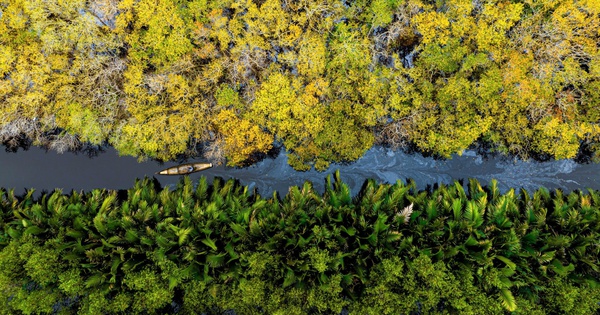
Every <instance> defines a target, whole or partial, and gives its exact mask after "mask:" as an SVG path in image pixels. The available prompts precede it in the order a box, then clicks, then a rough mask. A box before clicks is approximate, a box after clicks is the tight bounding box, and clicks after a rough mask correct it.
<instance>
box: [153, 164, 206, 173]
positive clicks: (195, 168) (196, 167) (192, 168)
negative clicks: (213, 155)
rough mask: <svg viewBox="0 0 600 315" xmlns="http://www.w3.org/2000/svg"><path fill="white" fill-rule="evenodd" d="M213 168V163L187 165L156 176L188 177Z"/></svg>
mask: <svg viewBox="0 0 600 315" xmlns="http://www.w3.org/2000/svg"><path fill="white" fill-rule="evenodd" d="M211 167H212V163H186V164H181V165H177V166H173V167H169V168H166V169H164V170H162V171H160V172H157V173H156V174H159V175H187V174H191V173H195V172H199V171H203V170H205V169H209V168H211Z"/></svg>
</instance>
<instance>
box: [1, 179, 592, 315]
mask: <svg viewBox="0 0 600 315" xmlns="http://www.w3.org/2000/svg"><path fill="white" fill-rule="evenodd" d="M415 187H416V185H415V183H414V182H409V183H408V184H404V183H402V182H400V181H398V182H397V183H396V184H394V185H390V184H377V183H375V182H374V181H372V180H370V181H367V182H366V183H365V185H364V186H363V189H362V191H361V193H360V194H359V195H357V196H354V197H353V196H351V195H350V192H349V188H348V187H347V186H346V185H345V184H344V183H342V182H341V181H340V180H339V174H336V176H335V179H334V180H333V181H332V180H331V178H330V177H328V179H327V185H326V191H325V192H324V193H323V194H322V195H320V194H317V193H315V191H314V190H313V188H312V186H311V184H310V183H308V182H307V183H305V184H304V185H303V186H302V187H292V188H290V190H289V193H288V194H287V195H286V196H285V197H284V198H283V199H280V198H278V196H277V195H274V196H273V197H272V198H269V199H264V198H263V197H261V196H259V195H256V194H251V192H249V191H248V190H247V188H246V187H242V186H239V185H238V184H236V183H235V182H234V181H233V180H229V181H226V182H224V181H222V180H219V179H216V180H215V181H214V183H213V184H212V185H208V184H207V182H206V180H205V179H204V178H202V179H201V180H200V181H199V182H198V183H197V184H196V185H194V184H192V182H191V181H190V179H189V178H188V177H185V178H184V179H183V180H182V181H181V182H180V183H179V184H178V186H177V187H176V189H174V190H169V189H160V187H157V185H156V184H155V182H153V181H152V180H149V179H144V180H141V181H137V182H136V183H135V186H134V187H133V188H132V189H129V190H128V191H119V192H117V191H107V190H94V191H92V192H87V193H83V192H72V193H71V194H63V193H62V192H61V191H55V192H53V193H48V194H44V195H43V196H42V197H40V198H38V199H34V198H32V195H33V191H29V192H28V193H27V194H25V195H24V196H22V197H16V196H15V195H14V193H13V192H12V191H6V190H0V303H2V307H0V314H21V313H22V314H50V313H52V312H55V314H94V315H95V314H107V313H110V314H168V313H175V312H178V313H179V314H198V313H199V312H202V311H205V312H207V313H209V314H221V313H222V311H223V310H228V309H234V310H236V312H237V313H238V314H339V313H340V311H342V309H345V310H347V311H349V312H350V313H351V314H409V313H410V314H425V313H427V314H431V313H438V312H439V313H444V314H507V313H509V312H514V313H515V314H582V315H583V314H585V315H589V314H594V313H596V314H597V312H598V310H599V309H600V305H599V304H598V303H599V302H600V270H599V268H598V267H599V257H600V243H599V240H600V235H599V233H600V193H598V192H597V191H592V190H590V191H588V192H585V193H584V192H573V193H569V194H564V193H563V192H561V191H560V190H557V191H554V192H549V191H547V190H546V189H543V188H541V189H539V190H538V191H536V192H534V193H533V194H530V193H528V192H526V191H521V192H519V193H517V192H515V191H514V190H510V191H508V192H507V193H505V194H501V193H500V192H499V191H498V188H497V187H496V182H495V181H492V182H491V183H490V184H489V186H487V187H486V188H482V187H481V186H480V184H479V183H478V182H476V181H474V180H471V181H470V182H469V185H468V188H467V189H466V190H465V189H464V188H463V186H462V185H461V184H460V183H458V182H457V183H455V184H453V185H450V186H444V185H441V186H439V187H438V188H436V189H434V190H431V191H417V190H416V188H415Z"/></svg>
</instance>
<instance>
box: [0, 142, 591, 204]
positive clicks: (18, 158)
mask: <svg viewBox="0 0 600 315" xmlns="http://www.w3.org/2000/svg"><path fill="white" fill-rule="evenodd" d="M1 151H2V152H1V153H0V187H4V188H14V189H15V193H17V194H21V193H23V192H25V189H27V188H35V189H36V192H37V193H36V195H38V194H39V193H40V192H41V191H52V190H53V189H55V188H60V189H62V190H63V192H70V191H71V190H86V191H87V190H91V189H94V188H108V189H127V188H130V187H132V185H133V183H134V180H135V178H143V177H145V176H148V177H152V176H155V177H156V178H157V179H158V180H159V182H160V183H161V184H162V185H163V186H171V185H174V184H176V183H177V182H178V180H179V176H161V175H155V174H154V173H155V172H157V171H159V170H161V169H163V168H166V167H169V166H173V165H176V164H177V163H176V162H168V163H164V164H160V163H158V162H156V161H147V162H141V163H139V162H138V161H137V159H135V158H133V157H120V156H119V155H118V154H117V152H116V151H115V150H114V149H113V148H110V147H109V148H106V149H105V150H104V152H101V153H99V154H97V155H96V156H93V157H89V156H88V155H86V154H82V153H64V154H59V153H56V152H53V151H49V152H46V151H45V150H44V149H41V148H38V147H31V148H29V149H28V150H25V151H24V150H19V151H18V152H16V153H13V152H5V151H4V150H1ZM186 162H192V160H190V161H186ZM336 169H339V170H340V173H341V177H342V179H343V180H344V181H345V182H346V183H347V184H348V185H349V186H350V188H351V189H352V192H353V193H354V194H356V193H358V191H359V190H360V188H361V186H362V184H363V183H364V181H365V179H367V178H373V179H376V180H378V181H380V182H388V183H394V182H395V181H396V180H403V181H405V180H406V179H407V178H412V179H414V180H415V181H416V182H417V184H418V185H419V187H420V188H425V187H427V185H433V184H436V183H446V184H448V183H452V182H453V181H454V180H459V179H468V178H476V179H478V180H479V181H480V182H481V183H482V185H485V184H487V183H489V181H490V180H491V179H492V178H495V179H497V180H498V186H499V187H500V189H501V190H502V191H503V192H505V191H506V190H508V189H509V188H511V187H514V188H525V189H527V190H535V189H537V188H539V187H540V186H545V187H547V188H549V189H554V188H560V189H563V190H565V191H571V190H575V189H585V188H588V187H589V188H594V189H600V165H598V164H578V163H576V162H574V161H572V160H559V161H547V162H536V161H522V160H518V159H510V158H506V157H502V156H496V157H490V158H484V157H482V156H481V155H478V154H476V153H475V152H474V151H466V152H465V153H464V154H463V155H462V156H454V157H453V158H452V159H448V160H436V159H434V158H431V157H424V156H422V155H421V154H418V153H416V154H408V153H405V152H402V151H391V150H389V149H386V148H381V147H374V148H372V149H370V150H369V151H368V152H367V153H366V154H365V155H364V156H363V157H362V158H360V159H359V160H357V161H356V162H353V163H348V164H343V165H340V164H332V166H331V167H330V168H329V169H328V170H326V171H324V172H317V171H315V170H311V171H307V172H297V171H295V170H294V169H292V168H291V167H290V166H288V165H287V158H286V155H285V154H283V153H282V154H280V155H279V156H278V157H277V158H274V159H265V160H263V161H261V162H259V163H257V164H255V165H253V166H250V167H246V168H231V167H225V166H216V167H213V168H212V169H209V170H206V171H202V172H200V173H195V174H192V175H189V176H191V178H192V180H197V179H198V178H200V177H201V176H206V177H207V178H208V179H209V180H212V178H214V177H215V176H219V177H222V178H225V179H228V178H237V179H239V180H240V182H241V183H242V184H243V185H248V186H250V187H251V188H256V189H257V191H258V193H259V194H261V195H262V196H265V197H268V196H270V195H272V193H273V191H274V190H277V191H278V192H279V193H280V194H281V195H282V196H283V195H285V194H286V193H287V191H288V188H289V187H290V186H294V185H301V184H302V183H303V182H304V181H307V180H308V181H312V182H313V184H314V185H315V188H316V189H317V190H318V191H319V192H322V191H323V190H324V183H325V177H326V176H327V175H328V174H332V173H333V172H334V171H335V170H336Z"/></svg>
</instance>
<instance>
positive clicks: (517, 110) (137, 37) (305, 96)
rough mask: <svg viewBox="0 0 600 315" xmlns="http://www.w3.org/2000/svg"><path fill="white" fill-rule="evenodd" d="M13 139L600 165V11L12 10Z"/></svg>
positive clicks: (420, 5) (461, 5) (8, 106)
mask: <svg viewBox="0 0 600 315" xmlns="http://www.w3.org/2000/svg"><path fill="white" fill-rule="evenodd" d="M0 15H1V16H0V140H1V141H3V142H9V141H14V140H15V139H16V138H19V137H21V138H22V137H25V136H26V137H29V138H31V139H32V140H33V141H34V143H37V144H45V145H50V146H53V147H55V148H57V149H65V148H68V147H76V146H78V145H81V143H87V142H89V143H95V144H99V143H103V142H106V141H107V142H108V143H110V144H111V145H113V146H115V147H116V148H117V149H118V150H119V151H120V152H121V153H122V154H128V155H135V156H142V157H144V156H147V157H153V158H158V159H171V158H173V157H174V156H176V155H178V154H181V153H186V152H189V151H187V150H189V149H193V148H196V147H198V146H197V144H201V146H200V147H201V148H202V153H203V154H204V155H206V156H207V157H208V158H210V159H212V160H222V159H223V158H224V157H227V159H228V163H229V164H231V165H237V164H240V163H243V162H244V161H245V160H246V159H248V157H250V156H252V155H253V154H254V153H261V152H263V153H264V152H266V151H268V150H269V149H270V148H271V147H272V144H273V142H274V141H278V142H280V143H283V144H284V145H285V146H286V148H287V149H288V150H289V152H290V159H289V161H290V164H291V165H292V166H294V167H295V168H297V169H308V168H310V167H312V166H314V167H316V168H317V169H324V168H326V167H327V165H328V164H329V163H330V162H331V161H344V160H355V159H357V158H358V157H360V156H361V155H362V154H363V153H364V152H365V150H367V149H368V148H370V147H371V146H372V145H373V144H375V143H383V144H389V145H392V146H401V145H405V144H410V145H414V146H416V147H417V148H418V149H420V150H422V151H424V152H429V153H434V154H438V155H441V156H446V157H447V156H450V155H451V154H452V153H455V152H459V153H460V152H461V151H462V150H464V149H466V148H467V147H469V146H470V145H472V144H474V143H476V142H480V143H487V144H489V145H491V146H492V147H493V148H495V149H497V150H500V151H502V152H507V153H512V154H518V155H521V156H530V155H537V156H550V157H554V158H572V157H574V156H575V155H576V154H577V152H578V150H580V149H581V148H583V149H584V151H585V152H590V154H591V155H592V156H595V155H596V154H597V152H600V151H599V150H600V146H599V145H600V142H599V137H600V127H599V125H598V123H599V121H600V107H599V106H598V104H599V102H600V92H599V91H600V80H599V79H600V53H599V46H598V42H600V2H599V1H598V0H548V1H547V0H527V1H509V0H491V1H479V0H475V1H471V0H441V1H431V0H403V1H402V0H301V1H282V0H246V1H237V0H236V1H233V0H219V1H217V0H189V1H188V0H164V1H156V0H135V1H134V0H90V1H82V0H61V1H58V0H50V1H46V0H44V1H40V0H0Z"/></svg>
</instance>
